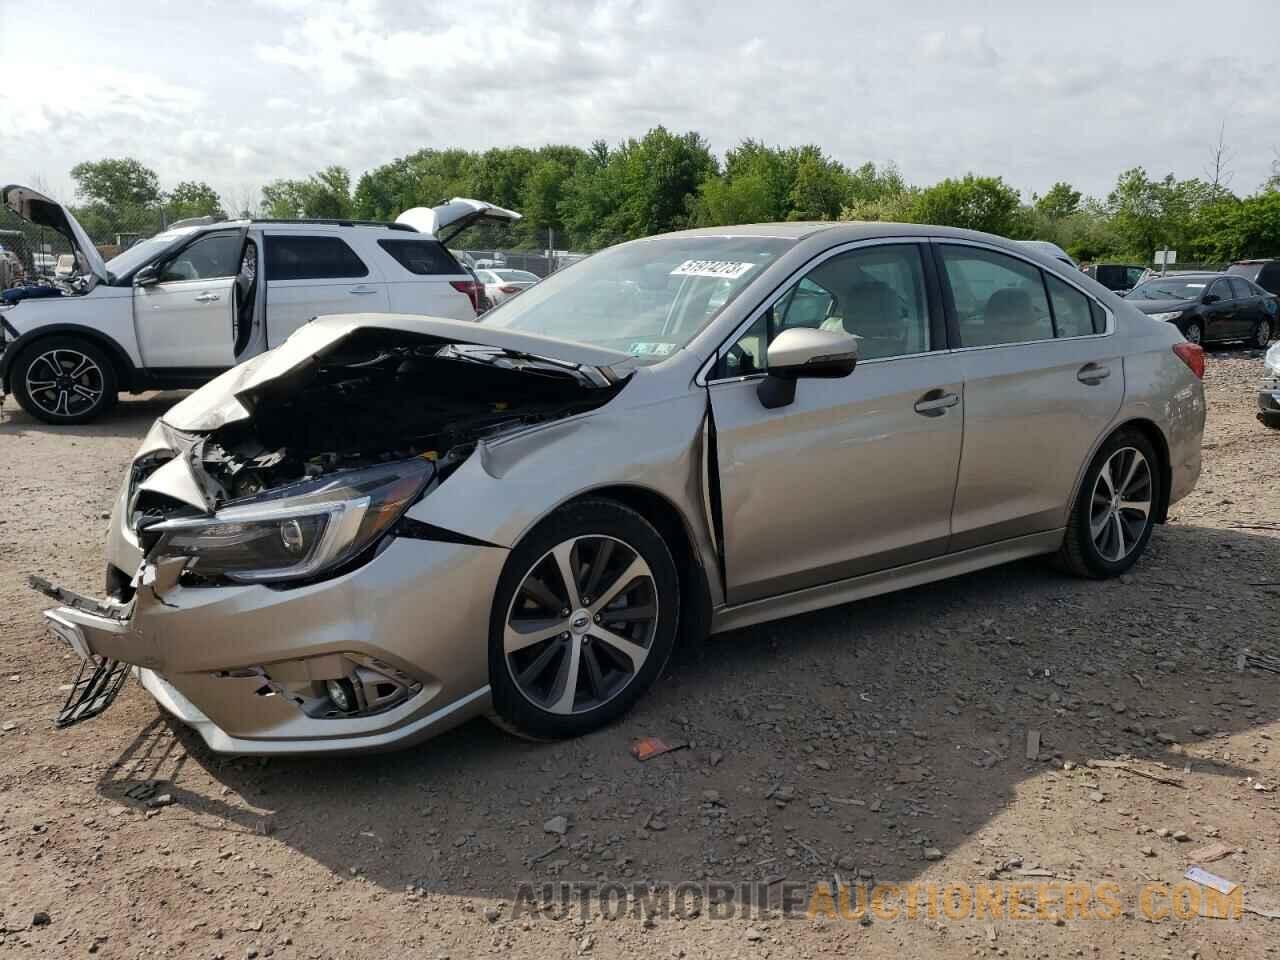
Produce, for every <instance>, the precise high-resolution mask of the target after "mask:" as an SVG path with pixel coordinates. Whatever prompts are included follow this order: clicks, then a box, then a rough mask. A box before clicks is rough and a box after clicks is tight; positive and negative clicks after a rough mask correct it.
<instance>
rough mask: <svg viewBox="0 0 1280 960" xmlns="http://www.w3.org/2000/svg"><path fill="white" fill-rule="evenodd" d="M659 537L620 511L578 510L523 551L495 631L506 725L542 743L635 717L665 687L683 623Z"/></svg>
mask: <svg viewBox="0 0 1280 960" xmlns="http://www.w3.org/2000/svg"><path fill="white" fill-rule="evenodd" d="M679 604H680V590H679V583H678V579H677V576H676V569H675V563H674V562H673V561H672V559H671V552H670V551H669V550H668V549H667V545H666V543H665V542H664V541H663V539H662V537H661V536H660V535H659V533H658V532H657V531H656V530H655V529H654V528H653V527H652V526H651V525H650V524H649V522H648V521H647V520H645V519H644V517H642V516H641V515H640V514H638V513H636V512H635V511H634V510H631V509H630V508H628V507H624V506H622V505H621V504H619V503H615V502H613V501H610V500H584V501H580V502H577V503H574V504H569V505H567V506H565V507H562V508H561V509H559V510H557V511H556V512H555V513H553V514H551V516H549V517H548V518H547V519H546V520H544V521H543V522H542V523H541V524H539V525H538V526H537V527H535V528H534V530H533V531H532V532H530V534H529V535H528V536H527V537H526V538H525V539H524V540H523V541H522V542H521V543H520V544H519V546H517V547H516V549H515V550H513V551H512V552H511V556H510V558H508V560H507V564H506V567H505V568H504V569H503V572H502V576H501V578H500V579H499V582H498V591H497V595H496V596H495V597H494V604H493V613H492V616H491V619H490V630H489V676H490V686H491V688H492V691H493V706H494V711H495V713H496V716H495V717H494V719H495V720H496V721H497V722H498V724H499V726H502V727H504V728H506V729H508V730H512V731H513V732H516V733H518V734H521V735H523V736H527V737H532V738H536V739H552V738H560V737H571V736H577V735H579V734H583V733H586V732H588V731H590V730H594V729H596V728H598V727H601V726H603V725H604V724H606V723H608V722H610V721H611V720H613V719H615V718H616V717H618V716H620V715H621V714H623V713H624V712H625V711H626V710H627V709H628V708H630V706H631V705H632V704H633V703H635V701H636V700H637V699H639V697H640V696H641V695H642V694H643V693H644V692H645V690H646V689H648V687H649V686H650V685H651V684H652V683H653V681H654V679H655V678H656V677H657V676H658V674H659V673H661V671H662V668H663V667H664V666H665V665H666V662H667V658H668V657H669V656H670V655H671V649H672V647H673V645H674V643H675V636H676V627H677V623H678V621H679V616H680V609H679Z"/></svg>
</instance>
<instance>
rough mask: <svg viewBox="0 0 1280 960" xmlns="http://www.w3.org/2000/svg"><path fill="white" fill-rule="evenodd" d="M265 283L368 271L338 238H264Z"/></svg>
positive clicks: (322, 277) (351, 274) (358, 275)
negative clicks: (265, 253) (266, 281)
mask: <svg viewBox="0 0 1280 960" xmlns="http://www.w3.org/2000/svg"><path fill="white" fill-rule="evenodd" d="M266 248H267V257H266V259H267V280H325V279H329V278H331V277H367V276H368V275H369V268H368V267H366V266H365V265H364V261H363V260H361V259H360V258H359V257H358V256H356V252H355V251H354V250H352V249H351V248H350V247H349V246H347V245H346V243H344V242H343V241H342V240H341V239H339V238H338V237H287V236H281V235H279V234H276V235H272V234H267V236H266Z"/></svg>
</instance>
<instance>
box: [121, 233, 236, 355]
mask: <svg viewBox="0 0 1280 960" xmlns="http://www.w3.org/2000/svg"><path fill="white" fill-rule="evenodd" d="M243 246H244V231H243V230H228V231H225V232H218V233H204V234H201V235H200V236H199V237H198V238H197V239H196V240H194V241H193V242H191V243H190V244H188V245H187V246H185V247H183V248H182V249H181V250H180V251H178V253H176V254H174V255H172V256H170V257H169V258H168V259H167V260H166V261H165V262H164V263H163V264H160V265H159V279H158V281H157V282H156V283H154V284H150V285H147V286H139V287H135V288H134V295H133V322H134V326H135V328H136V330H137V334H138V349H139V351H140V352H141V354H142V363H143V366H144V367H147V368H148V369H171V370H172V369H184V370H209V371H214V370H225V369H227V368H228V367H230V366H232V365H233V364H234V363H235V350H234V343H235V324H236V274H237V272H238V271H239V269H240V254H241V249H242V248H243Z"/></svg>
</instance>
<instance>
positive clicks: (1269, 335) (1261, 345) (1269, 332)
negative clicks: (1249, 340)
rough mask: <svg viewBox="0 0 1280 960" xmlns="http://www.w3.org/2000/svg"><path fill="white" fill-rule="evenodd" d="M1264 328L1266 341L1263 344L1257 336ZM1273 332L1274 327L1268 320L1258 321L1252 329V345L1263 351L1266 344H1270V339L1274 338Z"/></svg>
mask: <svg viewBox="0 0 1280 960" xmlns="http://www.w3.org/2000/svg"><path fill="white" fill-rule="evenodd" d="M1264 326H1265V327H1266V328H1267V339H1266V341H1265V342H1263V340H1262V337H1260V336H1258V334H1260V333H1262V328H1263V327H1264ZM1275 332H1276V331H1275V326H1274V325H1273V324H1272V322H1271V321H1270V320H1267V319H1262V320H1259V321H1258V323H1257V325H1256V326H1255V327H1254V328H1253V345H1254V346H1255V347H1257V348H1258V349H1259V350H1265V349H1266V348H1267V344H1269V343H1270V342H1271V338H1272V337H1273V336H1275Z"/></svg>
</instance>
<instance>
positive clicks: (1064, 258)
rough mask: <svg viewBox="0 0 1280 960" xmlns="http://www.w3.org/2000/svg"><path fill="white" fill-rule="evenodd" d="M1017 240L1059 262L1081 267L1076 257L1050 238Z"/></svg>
mask: <svg viewBox="0 0 1280 960" xmlns="http://www.w3.org/2000/svg"><path fill="white" fill-rule="evenodd" d="M1017 242H1018V243H1021V244H1022V245H1023V246H1026V247H1030V248H1031V249H1032V250H1034V251H1036V252H1037V253H1039V254H1043V255H1044V256H1046V257H1051V258H1052V259H1054V260H1057V261H1058V262H1059V263H1065V264H1066V265H1067V266H1068V267H1072V268H1074V269H1076V270H1079V269H1080V264H1078V263H1076V261H1075V258H1074V257H1072V256H1071V254H1069V253H1067V251H1065V250H1063V249H1062V248H1061V247H1060V246H1058V245H1057V244H1056V243H1050V242H1049V241H1048V240H1019V241H1017Z"/></svg>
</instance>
